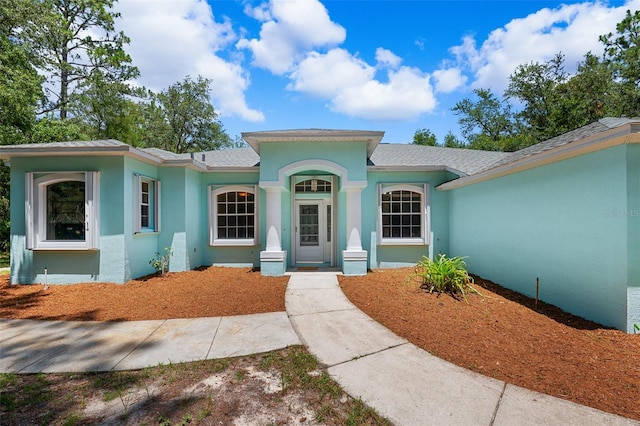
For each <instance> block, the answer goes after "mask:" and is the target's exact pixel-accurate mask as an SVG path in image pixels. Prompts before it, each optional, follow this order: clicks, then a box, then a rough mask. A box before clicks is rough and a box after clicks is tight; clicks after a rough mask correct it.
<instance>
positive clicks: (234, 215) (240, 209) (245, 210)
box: [216, 191, 255, 240]
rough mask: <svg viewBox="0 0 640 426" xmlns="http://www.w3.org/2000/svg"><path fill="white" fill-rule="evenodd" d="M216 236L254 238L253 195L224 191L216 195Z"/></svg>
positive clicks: (225, 238)
mask: <svg viewBox="0 0 640 426" xmlns="http://www.w3.org/2000/svg"><path fill="white" fill-rule="evenodd" d="M216 208H217V221H218V223H217V230H216V232H217V236H218V237H217V238H218V239H221V240H238V239H254V238H255V218H254V212H255V196H254V194H251V193H249V192H243V191H235V192H224V193H222V194H218V195H217V197H216Z"/></svg>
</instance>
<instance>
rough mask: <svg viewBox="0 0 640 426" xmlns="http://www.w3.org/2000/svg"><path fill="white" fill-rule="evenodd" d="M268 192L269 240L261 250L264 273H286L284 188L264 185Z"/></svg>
mask: <svg viewBox="0 0 640 426" xmlns="http://www.w3.org/2000/svg"><path fill="white" fill-rule="evenodd" d="M264 189H265V191H266V193H267V201H266V205H267V217H266V223H267V241H266V245H265V250H264V251H261V252H260V270H261V272H262V275H271V276H273V275H275V276H279V275H284V273H285V272H286V270H287V252H286V251H283V250H282V188H281V187H278V186H267V187H264Z"/></svg>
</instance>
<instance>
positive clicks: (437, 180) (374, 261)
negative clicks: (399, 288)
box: [362, 171, 452, 268]
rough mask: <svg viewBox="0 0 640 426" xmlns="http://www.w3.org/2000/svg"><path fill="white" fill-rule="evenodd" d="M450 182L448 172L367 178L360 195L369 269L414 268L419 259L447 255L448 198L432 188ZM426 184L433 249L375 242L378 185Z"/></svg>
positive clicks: (371, 174) (376, 173)
mask: <svg viewBox="0 0 640 426" xmlns="http://www.w3.org/2000/svg"><path fill="white" fill-rule="evenodd" d="M450 179H452V175H451V174H450V173H448V172H387V171H384V172H381V171H372V172H369V174H368V185H367V187H366V188H365V189H364V190H363V192H362V234H363V244H362V245H363V247H365V248H366V249H367V250H369V260H370V264H369V267H370V268H390V267H398V266H411V265H415V264H416V263H417V262H419V261H420V260H421V259H422V256H432V255H433V254H434V253H435V254H437V253H448V251H449V200H448V198H449V194H448V192H445V191H435V190H434V188H435V187H436V186H437V185H439V184H441V183H443V182H446V181H447V180H450ZM392 183H393V184H396V183H418V184H424V183H428V184H429V186H430V191H429V207H430V232H431V234H432V236H431V237H430V238H432V245H431V246H426V245H417V246H403V245H379V244H378V241H377V233H376V232H377V221H378V184H392Z"/></svg>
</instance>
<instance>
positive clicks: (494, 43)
mask: <svg viewBox="0 0 640 426" xmlns="http://www.w3.org/2000/svg"><path fill="white" fill-rule="evenodd" d="M638 8H640V0H630V1H628V2H627V4H625V5H624V6H621V7H617V8H610V7H607V5H606V4H605V3H600V2H596V3H576V4H571V5H562V6H560V7H558V8H555V9H546V8H545V9H541V10H539V11H538V12H536V13H533V14H531V15H529V16H527V17H525V18H521V19H514V20H512V21H511V22H509V23H508V24H507V25H505V26H504V27H503V28H499V29H496V30H494V31H493V32H492V33H491V34H489V36H488V38H487V39H486V40H485V41H484V42H483V43H482V45H481V46H480V47H479V48H478V47H477V46H476V42H475V40H474V38H473V37H470V36H468V37H465V38H464V39H463V43H462V44H461V45H459V46H454V47H452V48H451V49H450V52H451V53H452V54H453V55H454V56H456V58H457V59H458V61H459V65H460V67H464V68H466V69H467V70H469V71H471V73H472V74H473V77H474V80H473V83H472V86H473V87H483V88H491V89H492V90H494V91H503V90H504V89H505V88H506V86H507V84H508V77H509V75H511V74H512V73H513V71H515V69H516V67H517V66H518V65H521V64H527V63H531V62H546V61H548V60H550V59H551V58H553V57H554V56H555V55H556V54H557V53H559V52H561V53H562V54H564V55H565V70H566V71H567V72H569V73H572V72H575V69H576V65H577V63H578V62H580V61H582V60H583V59H584V55H585V54H586V53H587V52H591V53H593V54H596V55H599V54H600V53H602V50H603V46H602V43H600V42H599V40H598V36H600V35H602V34H606V33H609V32H615V26H616V24H617V23H618V22H620V21H621V20H622V19H623V17H624V13H625V11H626V10H627V9H638Z"/></svg>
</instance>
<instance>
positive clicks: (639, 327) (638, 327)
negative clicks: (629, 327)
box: [633, 324, 640, 333]
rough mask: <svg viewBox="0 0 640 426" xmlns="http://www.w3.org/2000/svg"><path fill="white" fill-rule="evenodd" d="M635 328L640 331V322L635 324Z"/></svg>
mask: <svg viewBox="0 0 640 426" xmlns="http://www.w3.org/2000/svg"><path fill="white" fill-rule="evenodd" d="M633 328H634V329H635V330H636V331H637V332H639V333H640V325H638V324H633Z"/></svg>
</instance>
